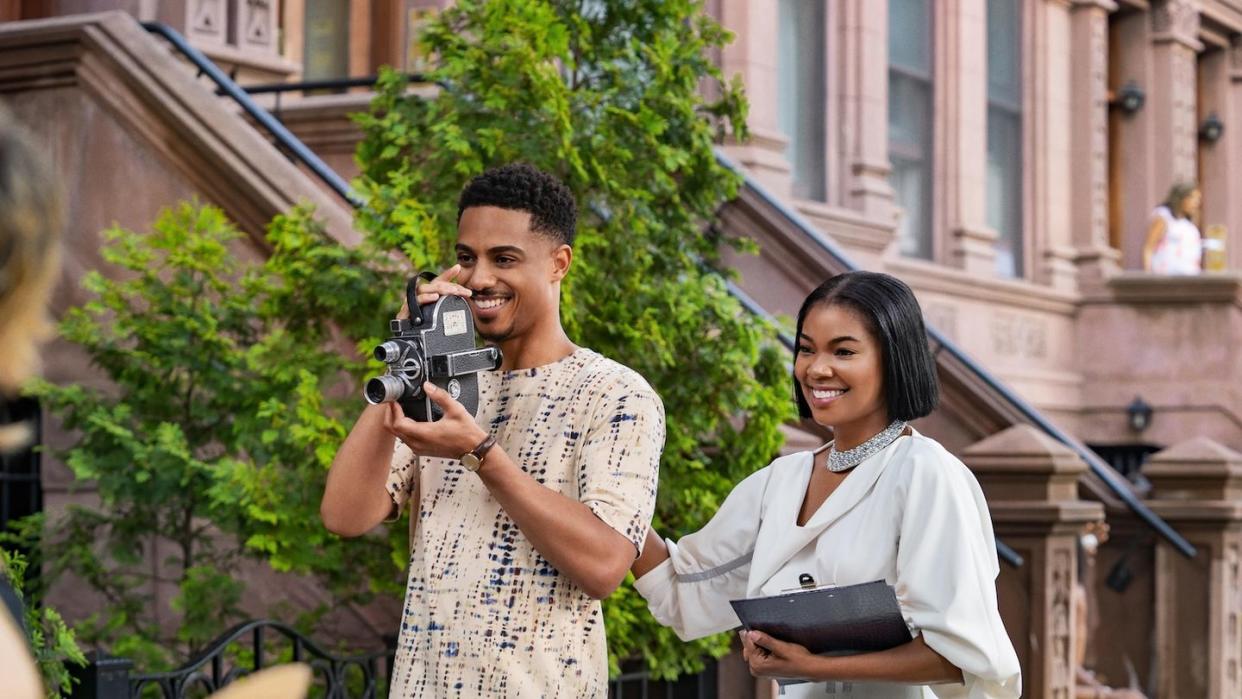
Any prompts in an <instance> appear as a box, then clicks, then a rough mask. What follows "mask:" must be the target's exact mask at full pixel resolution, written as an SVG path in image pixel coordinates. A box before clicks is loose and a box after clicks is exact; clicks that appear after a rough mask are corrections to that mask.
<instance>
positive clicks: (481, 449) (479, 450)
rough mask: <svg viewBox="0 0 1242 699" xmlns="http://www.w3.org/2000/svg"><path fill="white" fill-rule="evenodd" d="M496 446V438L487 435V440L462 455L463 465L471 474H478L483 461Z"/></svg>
mask: <svg viewBox="0 0 1242 699" xmlns="http://www.w3.org/2000/svg"><path fill="white" fill-rule="evenodd" d="M494 446H496V438H495V437H493V436H491V435H490V434H489V435H487V439H485V440H483V441H482V442H479V446H477V447H475V448H473V449H471V450H470V451H468V452H466V453H465V454H462V455H461V465H462V466H465V467H466V470H467V471H470V472H471V473H475V472H477V471H478V470H479V467H481V466H482V465H483V459H486V458H487V452H489V451H491V450H492V447H494Z"/></svg>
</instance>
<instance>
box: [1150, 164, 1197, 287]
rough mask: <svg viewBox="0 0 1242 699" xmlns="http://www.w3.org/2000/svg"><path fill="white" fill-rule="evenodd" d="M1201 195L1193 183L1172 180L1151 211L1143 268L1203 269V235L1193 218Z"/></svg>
mask: <svg viewBox="0 0 1242 699" xmlns="http://www.w3.org/2000/svg"><path fill="white" fill-rule="evenodd" d="M1202 203H1203V195H1202V194H1200V192H1199V188H1198V187H1197V186H1196V185H1195V184H1193V183H1182V184H1175V185H1173V187H1171V188H1170V189H1169V195H1168V196H1167V197H1165V200H1164V203H1163V204H1161V205H1160V206H1157V207H1156V210H1155V211H1154V212H1152V221H1151V227H1150V228H1148V229H1147V240H1146V241H1144V243H1143V269H1144V270H1146V271H1148V272H1154V273H1156V274H1198V273H1199V272H1200V271H1202V269H1203V238H1202V236H1200V235H1199V227H1198V226H1197V225H1195V220H1196V219H1197V218H1198V217H1199V207H1200V206H1201V205H1202Z"/></svg>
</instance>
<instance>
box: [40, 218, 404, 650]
mask: <svg viewBox="0 0 1242 699" xmlns="http://www.w3.org/2000/svg"><path fill="white" fill-rule="evenodd" d="M106 238H107V239H108V241H109V242H108V244H107V245H106V246H105V247H104V248H103V256H104V259H105V260H106V261H107V262H109V263H111V264H112V265H114V266H115V267H116V268H119V270H121V271H120V273H119V274H117V275H116V276H117V277H119V278H109V277H106V276H104V275H103V274H100V273H99V272H92V273H90V274H88V275H87V276H86V278H85V280H84V285H85V286H86V288H87V289H88V290H90V291H91V292H93V293H94V295H95V298H94V300H92V301H90V302H89V303H87V304H86V305H85V306H84V307H82V308H75V309H71V310H70V311H69V312H68V314H67V315H66V317H65V319H64V321H63V322H62V324H61V334H62V335H63V336H64V337H65V338H66V339H68V340H70V341H72V342H74V343H76V344H78V345H80V346H82V347H83V348H84V349H85V351H86V352H87V354H88V355H89V356H90V358H91V361H92V362H93V364H94V365H95V366H97V367H98V368H99V369H100V370H102V372H103V374H104V375H105V376H106V377H107V379H108V380H109V382H110V384H111V385H110V386H109V388H108V389H106V390H100V389H94V388H88V387H86V386H80V385H70V386H56V385H53V384H50V383H48V382H42V381H39V382H35V384H34V385H33V387H32V389H31V390H32V391H33V393H34V394H35V395H37V396H39V397H40V398H41V399H42V400H43V402H44V403H45V404H46V405H47V406H48V407H50V408H51V410H52V411H53V412H55V413H57V414H58V415H59V416H60V417H61V419H62V420H63V421H64V425H65V427H67V428H69V429H71V430H74V431H76V433H77V434H78V435H79V436H78V438H77V440H76V442H75V443H74V444H73V446H72V447H71V448H70V449H68V450H66V451H65V452H63V453H62V454H61V456H62V458H63V459H64V461H65V463H66V464H67V465H68V466H69V467H70V469H71V470H72V471H73V473H74V476H75V478H76V479H77V480H78V481H79V482H91V483H93V484H94V485H95V489H96V493H97V495H98V499H99V506H97V507H92V506H87V505H73V506H70V507H69V508H67V510H66V512H65V513H64V515H63V516H61V517H59V518H58V519H57V520H56V521H54V522H52V523H51V526H49V527H43V526H42V522H41V521H40V520H34V521H31V522H27V523H26V524H25V526H24V530H25V531H24V534H25V541H28V542H29V541H31V539H35V540H39V539H41V541H38V543H37V544H34V545H37V546H38V547H39V549H40V552H41V555H42V557H43V559H44V562H45V566H46V569H47V570H46V572H47V574H48V575H49V577H51V578H53V579H54V578H56V577H57V576H59V575H60V574H61V573H63V572H65V571H69V572H72V573H73V574H75V575H76V576H77V577H78V578H79V579H81V580H82V581H84V582H85V583H86V584H87V585H88V586H89V587H90V588H92V589H93V590H94V591H95V592H96V593H98V594H99V595H100V596H101V597H102V599H103V600H104V602H105V607H104V608H103V609H101V610H100V611H99V612H98V613H97V614H95V615H94V616H92V617H91V618H90V619H87V620H85V621H83V622H82V623H81V624H80V625H79V626H78V631H79V634H80V636H81V637H82V638H83V640H84V641H86V642H88V643H92V644H104V645H106V646H108V647H109V650H110V651H112V652H114V653H116V654H119V655H122V656H126V657H130V658H132V659H134V660H135V661H136V662H137V663H138V667H139V668H141V669H142V670H144V671H146V670H154V669H160V668H165V667H168V666H169V665H171V664H174V663H176V662H180V661H184V660H185V659H187V657H188V656H189V655H191V654H193V653H194V652H195V651H197V650H199V649H201V648H202V647H203V646H204V645H205V644H206V643H207V642H209V641H210V640H212V639H213V638H214V637H215V636H216V635H218V634H219V633H220V632H222V631H223V630H224V629H225V628H226V627H227V626H228V625H230V624H231V623H233V622H235V621H237V620H239V619H240V617H241V616H242V612H241V610H240V606H239V605H240V600H241V595H242V592H243V589H244V585H243V583H241V582H240V581H239V579H238V575H237V572H238V566H239V564H240V562H241V560H242V559H243V558H244V557H246V556H250V557H259V558H262V559H263V560H265V561H267V562H268V563H269V564H270V565H271V567H272V568H274V569H275V570H277V571H296V572H302V573H312V574H315V575H317V576H318V577H319V578H320V579H322V580H323V581H324V582H325V583H326V584H327V585H328V586H329V588H330V589H331V590H332V591H333V592H334V593H335V595H336V596H337V597H338V598H339V599H340V600H342V601H349V600H358V599H365V598H366V597H367V596H368V595H370V594H372V593H374V592H377V591H382V592H387V593H389V594H399V591H400V590H401V589H402V586H401V585H400V583H399V579H398V575H399V572H398V571H397V570H395V569H394V565H393V561H394V560H398V557H397V556H396V555H395V553H394V552H397V551H402V552H403V551H404V549H405V543H404V541H403V539H402V537H401V536H400V533H399V532H394V533H393V536H392V537H390V538H389V539H383V538H378V539H377V538H364V539H363V540H362V541H361V542H349V543H348V544H345V543H344V542H341V541H340V540H339V539H338V538H337V537H335V536H332V535H330V534H328V533H327V532H326V531H325V530H324V529H323V527H322V525H320V523H319V520H318V505H319V498H320V495H321V494H322V487H323V474H324V472H325V471H326V470H327V467H328V465H329V464H330V463H331V460H332V456H333V454H334V453H335V450H336V447H337V445H338V444H339V443H340V441H341V439H342V438H343V436H344V434H345V431H346V427H345V425H344V424H343V423H342V422H341V421H340V420H339V419H338V418H337V417H335V416H338V415H341V414H346V413H348V412H352V411H353V409H354V405H355V404H356V403H357V399H356V398H355V397H353V396H352V395H351V396H349V397H348V398H345V396H344V394H343V393H342V392H341V391H340V390H335V392H334V386H336V385H337V384H339V383H341V382H342V381H344V382H345V383H352V381H351V377H353V376H354V375H357V374H359V373H360V372H361V371H362V370H363V368H364V365H363V364H362V363H361V362H360V361H359V360H358V359H357V358H356V356H357V355H356V353H354V352H351V351H346V352H341V351H339V350H338V349H337V348H336V347H335V346H334V345H333V340H334V335H333V332H334V331H333V329H332V328H330V327H329V325H328V318H329V317H336V316H345V315H348V314H349V313H350V312H351V311H353V310H356V309H353V308H351V306H350V304H351V303H354V302H357V301H359V300H360V299H361V300H362V301H363V302H364V303H366V304H367V308H368V310H369V313H368V315H374V312H373V311H371V310H370V309H373V308H375V304H377V303H378V301H377V299H375V298H372V296H380V295H382V294H383V290H382V289H379V288H377V289H372V290H370V291H368V292H367V293H360V292H358V291H357V290H356V289H351V288H349V285H350V284H358V285H361V286H367V285H371V284H375V285H377V286H378V281H377V276H376V275H379V274H381V273H383V272H384V271H385V267H384V264H382V262H383V261H382V260H381V259H379V258H378V257H377V258H375V259H371V260H363V259H361V256H362V255H364V254H365V253H364V252H363V251H362V250H361V249H359V250H349V249H346V248H343V247H340V246H329V245H326V244H325V241H326V238H325V236H324V235H323V233H322V231H321V230H320V229H319V227H318V226H317V224H316V223H315V222H314V221H313V220H312V219H311V218H310V216H309V212H308V211H306V210H301V209H299V210H295V211H293V212H291V213H290V214H289V215H287V216H281V217H279V218H277V219H276V220H275V221H274V222H273V223H272V224H271V226H270V227H269V230H268V240H269V242H270V243H271V245H272V249H273V251H272V254H271V256H270V257H269V258H268V260H267V261H266V262H265V263H264V264H263V265H260V266H249V267H246V266H243V265H242V264H241V263H240V262H239V261H238V258H237V255H236V252H237V249H238V247H239V241H238V239H239V238H240V234H239V233H238V231H237V230H236V229H235V227H234V226H233V225H232V224H231V223H229V222H228V221H227V220H226V219H225V218H224V215H223V214H222V212H220V211H219V210H218V209H216V208H213V207H202V206H195V205H191V204H183V205H181V206H179V207H176V208H175V209H171V210H168V211H166V212H164V214H163V215H161V217H160V219H159V220H158V221H157V222H156V223H155V225H154V227H153V230H151V231H150V232H146V233H137V232H134V231H128V230H124V229H120V228H114V229H111V230H109V231H107V232H106ZM308 245H310V246H311V247H313V249H307V246H308ZM319 264H323V265H329V266H334V267H338V268H339V269H338V272H337V273H336V274H334V275H332V276H331V277H327V276H323V275H320V276H314V273H313V272H312V271H311V270H314V269H315V266H316V265H319ZM385 276H386V277H388V276H395V275H393V274H391V271H390V273H389V274H385ZM312 277H313V280H314V287H315V288H314V289H309V288H307V286H308V285H310V284H311V283H312V282H311V278H312ZM329 306H331V308H328V307H329ZM376 325H377V326H381V328H382V321H381V322H377V323H376ZM381 328H377V330H378V329H381ZM346 349H347V350H348V349H349V347H346ZM331 395H336V396H337V397H336V398H330V397H329V396H331ZM345 404H348V406H349V407H348V409H345V408H342V407H339V406H342V405H345ZM19 540H21V539H20V537H19ZM28 545H29V544H28ZM153 558H154V559H156V560H157V561H158V568H157V569H152V566H151V564H150V561H151V560H152V559H153ZM402 560H403V558H402ZM160 584H163V585H172V586H174V587H175V593H174V595H173V597H172V598H171V600H170V609H158V608H156V605H155V602H154V600H153V597H152V594H151V591H152V588H153V586H154V585H160ZM170 611H171V612H174V613H176V614H177V615H178V617H179V624H178V627H177V628H176V630H175V631H169V630H166V628H165V625H163V624H161V623H160V619H161V617H164V618H167V617H168V616H169V612H170ZM290 611H293V612H297V611H301V612H304V613H306V616H305V617H304V619H303V622H304V623H305V624H307V625H309V623H310V622H312V621H313V620H314V619H315V618H317V616H318V614H320V613H322V612H323V611H324V610H323V609H314V610H290Z"/></svg>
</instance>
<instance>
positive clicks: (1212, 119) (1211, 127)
mask: <svg viewBox="0 0 1242 699" xmlns="http://www.w3.org/2000/svg"><path fill="white" fill-rule="evenodd" d="M1224 133H1225V125H1224V124H1223V123H1222V122H1221V120H1220V117H1218V116H1216V112H1212V113H1211V114H1208V115H1207V118H1206V119H1204V120H1203V124H1201V125H1200V126H1199V140H1200V141H1203V142H1204V143H1216V142H1217V141H1219V140H1220V137H1221V135H1223V134H1224Z"/></svg>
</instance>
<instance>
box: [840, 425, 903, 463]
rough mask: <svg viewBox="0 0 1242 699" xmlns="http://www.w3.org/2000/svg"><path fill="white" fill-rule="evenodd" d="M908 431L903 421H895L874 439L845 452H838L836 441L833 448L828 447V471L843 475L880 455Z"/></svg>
mask: <svg viewBox="0 0 1242 699" xmlns="http://www.w3.org/2000/svg"><path fill="white" fill-rule="evenodd" d="M905 429H906V423H904V422H902V421H901V420H893V423H892V424H891V425H889V426H888V427H885V428H884V429H883V430H882V431H880V432H877V433H876V434H875V436H874V437H872V438H871V439H868V440H867V441H865V442H863V443H862V444H859V445H858V446H856V447H854V448H853V449H846V450H845V451H837V446H836V443H835V441H834V443H833V445H832V446H831V447H828V470H829V471H832V472H833V473H841V472H842V471H848V470H850V469H851V468H854V467H855V466H857V465H858V464H861V463H862V462H863V461H864V460H865V459H866V458H867V457H869V456H872V455H874V454H876V453H878V452H879V451H880V450H881V449H883V448H884V447H887V446H888V445H890V444H892V443H893V440H895V439H897V438H898V437H900V436H901V433H902V431H904V430H905Z"/></svg>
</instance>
